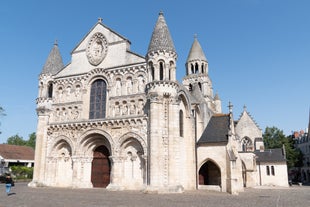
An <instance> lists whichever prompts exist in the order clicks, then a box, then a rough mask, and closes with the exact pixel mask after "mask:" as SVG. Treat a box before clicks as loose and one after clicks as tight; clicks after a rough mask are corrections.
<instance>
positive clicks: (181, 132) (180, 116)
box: [179, 110, 184, 137]
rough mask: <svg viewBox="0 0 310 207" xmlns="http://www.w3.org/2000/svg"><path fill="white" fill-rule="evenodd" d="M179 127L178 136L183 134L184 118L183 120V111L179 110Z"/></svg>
mask: <svg viewBox="0 0 310 207" xmlns="http://www.w3.org/2000/svg"><path fill="white" fill-rule="evenodd" d="M179 128H180V137H183V136H184V120H183V111H182V110H180V112H179Z"/></svg>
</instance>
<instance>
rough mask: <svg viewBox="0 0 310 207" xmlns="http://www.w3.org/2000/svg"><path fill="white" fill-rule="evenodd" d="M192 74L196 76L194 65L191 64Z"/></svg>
mask: <svg viewBox="0 0 310 207" xmlns="http://www.w3.org/2000/svg"><path fill="white" fill-rule="evenodd" d="M191 74H194V65H193V64H191Z"/></svg>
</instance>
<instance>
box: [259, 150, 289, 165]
mask: <svg viewBox="0 0 310 207" xmlns="http://www.w3.org/2000/svg"><path fill="white" fill-rule="evenodd" d="M254 153H255V155H256V156H257V159H256V161H258V162H285V161H286V159H285V156H284V154H283V150H282V148H278V149H267V150H265V151H263V152H261V151H255V152H254Z"/></svg>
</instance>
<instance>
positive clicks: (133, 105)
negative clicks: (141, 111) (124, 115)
mask: <svg viewBox="0 0 310 207" xmlns="http://www.w3.org/2000/svg"><path fill="white" fill-rule="evenodd" d="M129 113H130V114H135V113H136V107H135V104H134V103H131V104H130V108H129Z"/></svg>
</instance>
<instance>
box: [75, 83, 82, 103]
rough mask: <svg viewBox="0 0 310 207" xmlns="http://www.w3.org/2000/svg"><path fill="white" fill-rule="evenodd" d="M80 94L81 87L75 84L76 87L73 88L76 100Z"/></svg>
mask: <svg viewBox="0 0 310 207" xmlns="http://www.w3.org/2000/svg"><path fill="white" fill-rule="evenodd" d="M80 95H81V87H80V85H77V86H76V88H75V98H76V99H77V100H79V99H80Z"/></svg>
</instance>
